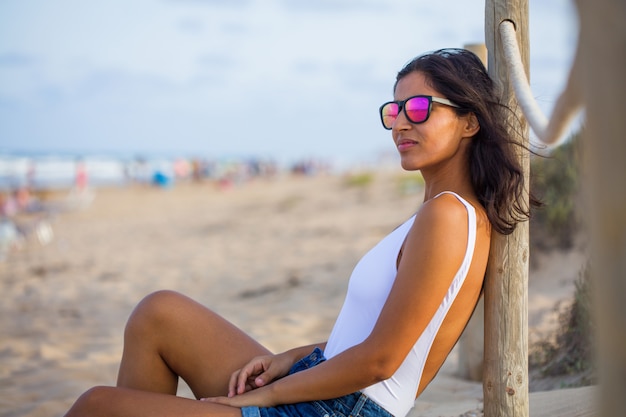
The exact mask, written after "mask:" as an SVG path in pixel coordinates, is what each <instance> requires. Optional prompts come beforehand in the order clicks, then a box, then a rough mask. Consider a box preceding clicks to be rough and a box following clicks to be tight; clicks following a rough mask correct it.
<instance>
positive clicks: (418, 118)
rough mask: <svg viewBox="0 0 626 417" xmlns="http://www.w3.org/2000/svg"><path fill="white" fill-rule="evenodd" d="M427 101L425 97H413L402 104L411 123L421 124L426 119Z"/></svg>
mask: <svg viewBox="0 0 626 417" xmlns="http://www.w3.org/2000/svg"><path fill="white" fill-rule="evenodd" d="M428 105H429V101H428V98H426V97H413V98H412V99H410V100H409V101H407V102H406V103H405V104H404V108H405V110H406V115H407V117H408V118H409V120H410V121H412V122H413V123H421V122H423V121H424V120H426V119H427V118H428Z"/></svg>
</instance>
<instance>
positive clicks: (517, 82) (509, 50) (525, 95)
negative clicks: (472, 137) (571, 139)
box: [499, 20, 582, 145]
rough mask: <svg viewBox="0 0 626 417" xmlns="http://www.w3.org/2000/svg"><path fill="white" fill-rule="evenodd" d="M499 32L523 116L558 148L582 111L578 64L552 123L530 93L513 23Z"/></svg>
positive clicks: (505, 24)
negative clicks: (557, 145) (567, 130)
mask: <svg viewBox="0 0 626 417" xmlns="http://www.w3.org/2000/svg"><path fill="white" fill-rule="evenodd" d="M499 28H500V37H501V38H502V47H503V49H504V57H505V61H506V66H507V70H508V73H509V78H510V80H511V84H512V85H513V90H514V91H515V96H516V97H517V101H518V103H519V105H520V107H521V109H522V112H523V113H524V116H525V117H526V120H528V124H529V125H530V127H531V128H532V130H533V131H534V132H535V135H537V138H538V139H539V140H541V141H542V142H543V143H545V144H547V145H555V144H556V143H557V142H558V141H559V139H561V137H562V136H563V134H564V132H565V130H566V128H567V126H568V125H569V124H570V122H571V121H572V119H573V118H574V117H575V116H576V114H577V113H578V112H579V110H580V109H581V107H582V98H581V94H580V91H579V90H578V88H577V86H578V84H577V83H576V79H577V70H576V68H577V67H578V66H577V65H576V62H575V63H574V65H573V66H572V70H571V71H570V74H569V79H568V82H567V87H566V88H565V90H563V92H562V93H561V95H560V96H559V98H558V100H557V103H556V105H555V109H554V111H553V113H552V118H551V119H550V120H548V119H546V117H545V116H544V115H543V113H542V111H541V109H540V108H539V106H538V105H537V101H536V100H535V98H534V97H533V95H532V91H531V90H530V85H529V84H528V78H527V77H526V73H525V71H524V65H523V63H522V58H521V54H520V51H519V47H518V45H517V38H516V36H515V26H514V25H513V22H511V21H508V20H505V21H503V22H502V23H500V27H499Z"/></svg>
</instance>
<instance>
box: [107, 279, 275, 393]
mask: <svg viewBox="0 0 626 417" xmlns="http://www.w3.org/2000/svg"><path fill="white" fill-rule="evenodd" d="M152 349H153V352H152V354H153V355H154V356H153V358H152V360H150V358H149V356H146V351H148V352H149V351H150V350H152ZM268 353H270V352H269V351H268V350H267V349H266V348H265V347H263V346H262V345H261V344H259V343H258V342H256V341H255V340H254V339H252V338H251V337H250V336H249V335H247V334H246V333H245V332H243V331H242V330H241V329H239V328H237V327H236V326H235V325H233V324H232V323H230V322H229V321H227V320H226V319H224V318H223V317H221V316H220V315H218V314H217V313H215V312H213V311H212V310H210V309H208V308H206V307H205V306H203V305H201V304H199V303H197V302H196V301H194V300H192V299H191V298H189V297H186V296H184V295H182V294H179V293H176V292H173V291H158V292H156V293H153V294H150V295H149V296H147V297H146V298H144V299H143V300H142V301H141V303H139V304H138V306H137V307H136V308H135V310H134V311H133V313H132V315H131V317H130V319H129V321H128V324H127V327H126V332H125V340H124V355H123V358H122V364H121V366H120V374H119V377H118V385H120V386H126V387H131V388H139V389H143V388H145V387H144V386H137V385H135V384H133V383H132V381H134V380H139V379H141V378H146V376H147V375H149V374H150V370H151V368H152V367H154V368H158V367H159V363H158V361H159V360H160V361H162V362H163V363H164V365H165V366H164V369H166V372H171V373H172V376H173V377H174V378H175V377H176V376H180V377H181V378H183V379H184V380H185V382H186V383H187V384H188V385H189V387H190V388H191V389H192V391H193V392H194V394H195V395H196V396H197V397H211V396H218V395H226V394H227V391H228V381H229V378H230V375H231V374H232V373H233V372H234V371H235V370H237V369H239V368H240V367H242V366H243V365H244V364H246V363H247V362H248V361H249V360H250V359H252V358H253V357H255V356H259V355H266V354H268ZM155 358H156V360H155ZM155 362H156V363H155ZM136 363H138V364H140V365H141V366H137V365H135V364H136ZM142 368H143V369H142ZM161 391H162V390H161ZM162 392H163V391H162Z"/></svg>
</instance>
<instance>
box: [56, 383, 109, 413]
mask: <svg viewBox="0 0 626 417" xmlns="http://www.w3.org/2000/svg"><path fill="white" fill-rule="evenodd" d="M114 390H115V388H113V387H93V388H91V389H89V390H87V391H85V392H84V393H83V394H82V395H81V396H80V397H78V399H77V400H76V402H75V403H74V405H73V406H72V408H70V410H69V411H68V412H67V414H65V417H74V416H86V415H90V416H92V415H97V413H98V412H102V411H103V410H106V406H107V404H110V402H111V400H112V399H113V391H114Z"/></svg>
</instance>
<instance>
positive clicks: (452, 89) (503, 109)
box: [394, 49, 540, 234]
mask: <svg viewBox="0 0 626 417" xmlns="http://www.w3.org/2000/svg"><path fill="white" fill-rule="evenodd" d="M416 71H417V72H421V73H422V74H424V76H425V77H426V80H427V82H428V83H429V85H430V86H431V87H433V88H434V89H435V90H437V91H439V92H440V93H441V94H443V96H444V97H446V98H447V99H449V100H450V101H452V102H454V103H455V104H457V105H459V106H460V108H455V109H454V110H455V111H456V112H457V114H458V115H466V114H469V113H474V114H475V115H476V118H477V119H478V123H479V124H480V130H479V131H478V133H476V135H475V136H474V137H473V138H472V142H471V145H470V148H469V165H470V175H471V181H472V185H473V186H474V190H475V191H476V193H477V195H478V199H479V201H480V203H481V204H482V205H483V207H484V208H485V210H486V212H487V216H488V218H489V221H490V222H491V224H492V227H493V228H494V229H495V230H496V231H498V232H499V233H502V234H510V233H512V232H513V230H515V227H516V225H517V223H519V222H521V221H525V220H528V218H529V217H530V207H529V204H528V203H527V201H526V199H525V192H524V191H525V188H524V187H525V186H526V184H525V182H524V173H523V170H522V166H521V165H520V163H519V161H518V158H517V156H516V150H518V147H522V148H524V146H523V145H522V142H521V141H519V140H515V136H517V135H516V134H515V133H512V132H516V131H519V130H518V129H514V128H512V129H511V130H509V127H512V126H509V124H510V123H511V122H510V121H511V120H517V118H516V117H515V116H514V114H513V113H512V112H511V110H510V109H509V108H508V107H507V106H506V105H504V104H502V103H501V102H500V100H499V95H498V91H497V88H496V86H495V83H494V82H493V80H492V79H491V78H490V77H489V75H488V74H487V70H486V69H485V66H484V65H483V63H482V62H481V60H480V59H479V58H478V57H477V56H476V55H475V54H474V53H472V52H470V51H468V50H465V49H440V50H438V51H434V52H430V53H427V54H424V55H421V56H418V57H417V58H415V59H413V60H412V61H411V62H409V63H408V64H407V65H405V67H404V68H402V70H400V72H398V75H397V77H396V83H395V85H394V91H395V88H396V86H397V85H398V81H400V80H401V79H402V78H404V77H405V76H406V75H408V74H410V73H412V72H416ZM529 201H530V204H532V205H540V203H539V202H538V201H537V200H535V198H534V197H532V196H530V200H529Z"/></svg>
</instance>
